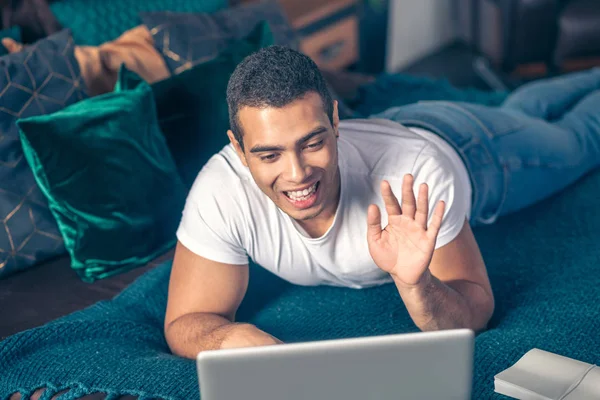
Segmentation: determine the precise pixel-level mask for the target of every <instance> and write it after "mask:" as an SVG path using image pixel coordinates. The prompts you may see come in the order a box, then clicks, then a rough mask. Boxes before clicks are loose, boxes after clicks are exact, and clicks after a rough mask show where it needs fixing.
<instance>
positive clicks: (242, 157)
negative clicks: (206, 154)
mask: <svg viewBox="0 0 600 400" xmlns="http://www.w3.org/2000/svg"><path fill="white" fill-rule="evenodd" d="M227 137H228V138H229V141H230V142H231V144H232V145H233V148H234V149H235V152H236V153H237V155H238V157H239V158H240V160H242V164H244V166H245V167H248V163H247V162H246V155H245V154H244V150H242V146H240V142H238V141H237V139H236V138H235V135H234V134H233V131H232V130H231V129H228V130H227Z"/></svg>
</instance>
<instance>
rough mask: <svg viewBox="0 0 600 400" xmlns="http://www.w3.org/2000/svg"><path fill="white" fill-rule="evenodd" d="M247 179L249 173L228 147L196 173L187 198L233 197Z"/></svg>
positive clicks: (231, 148) (229, 146)
mask: <svg viewBox="0 0 600 400" xmlns="http://www.w3.org/2000/svg"><path fill="white" fill-rule="evenodd" d="M248 178H249V172H248V171H247V170H246V168H245V167H244V165H243V164H242V162H241V160H240V159H239V157H238V156H237V154H236V153H235V150H234V149H233V147H232V146H231V145H228V146H225V147H224V148H223V149H222V150H221V151H219V152H218V153H217V154H215V155H213V156H212V157H211V158H210V159H209V160H208V161H207V162H206V164H205V165H204V166H203V167H202V169H201V170H200V172H198V175H197V176H196V179H195V180H194V184H193V185H192V187H191V189H190V193H189V196H191V197H193V198H194V199H201V198H205V199H206V198H207V197H216V198H231V197H235V196H236V195H237V194H238V193H239V191H240V189H241V187H242V186H243V185H244V182H245V181H247V180H248Z"/></svg>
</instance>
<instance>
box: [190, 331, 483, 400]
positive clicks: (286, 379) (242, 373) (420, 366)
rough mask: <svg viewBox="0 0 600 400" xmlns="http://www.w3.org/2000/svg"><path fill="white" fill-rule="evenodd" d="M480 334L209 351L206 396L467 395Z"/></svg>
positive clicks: (280, 399)
mask: <svg viewBox="0 0 600 400" xmlns="http://www.w3.org/2000/svg"><path fill="white" fill-rule="evenodd" d="M473 352H474V334H473V332H472V331H471V330H467V329H458V330H446V331H436V332H419V333H407V334H396V335H385V336H375V337H365V338H354V339H337V340H326V341H318V342H306V343H292V344H283V345H275V346H267V347H254V348H244V349H227V350H215V351H206V352H202V353H200V354H199V355H198V357H197V367H198V380H199V383H200V394H201V399H202V400H236V399H244V400H317V399H318V400H320V399H323V400H354V399H356V400H399V399H402V400H412V399H423V400H435V399H443V400H455V399H456V400H465V399H470V397H471V385H472V382H471V381H472V368H473Z"/></svg>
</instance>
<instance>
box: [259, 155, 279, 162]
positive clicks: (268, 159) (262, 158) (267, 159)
mask: <svg viewBox="0 0 600 400" xmlns="http://www.w3.org/2000/svg"><path fill="white" fill-rule="evenodd" d="M275 157H277V155H276V154H267V155H265V156H261V157H260V159H261V160H263V161H273V160H274V159H275Z"/></svg>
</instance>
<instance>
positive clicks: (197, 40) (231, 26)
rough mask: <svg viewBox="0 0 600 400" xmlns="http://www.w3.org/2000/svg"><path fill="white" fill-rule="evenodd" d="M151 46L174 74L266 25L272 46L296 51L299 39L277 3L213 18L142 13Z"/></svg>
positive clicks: (221, 13) (233, 10) (249, 6)
mask: <svg viewBox="0 0 600 400" xmlns="http://www.w3.org/2000/svg"><path fill="white" fill-rule="evenodd" d="M140 17H141V18H142V21H143V22H144V24H145V25H146V26H147V27H148V29H149V30H150V32H151V33H152V36H153V38H154V45H155V47H156V49H157V50H158V52H159V53H160V54H162V56H163V57H164V59H165V61H166V63H167V66H168V67H169V70H170V71H171V73H173V74H177V73H180V72H182V71H184V70H186V69H189V68H191V67H193V66H195V65H197V64H200V63H204V62H206V61H208V60H211V59H213V58H215V57H217V55H218V54H219V53H220V52H221V51H223V49H225V48H227V47H229V46H230V45H231V44H232V43H233V41H234V40H235V39H241V38H243V37H246V36H247V35H248V34H249V33H250V31H251V30H252V29H253V28H254V27H255V26H256V25H257V24H258V23H259V22H261V21H267V23H268V24H269V28H270V29H271V31H272V32H273V36H274V38H275V44H278V45H282V46H288V47H291V48H294V49H297V48H298V43H299V42H298V38H297V36H296V33H295V32H294V30H293V29H292V28H291V26H290V25H289V23H288V21H287V19H286V17H285V15H284V14H283V11H282V9H281V7H280V6H279V4H278V3H277V2H276V1H265V2H261V3H253V4H247V5H241V6H238V7H234V8H230V9H227V10H223V11H218V12H216V13H213V14H207V13H193V14H184V13H173V12H157V13H141V14H140Z"/></svg>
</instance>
